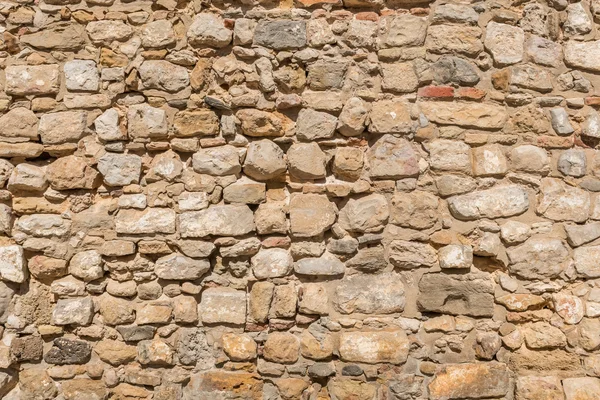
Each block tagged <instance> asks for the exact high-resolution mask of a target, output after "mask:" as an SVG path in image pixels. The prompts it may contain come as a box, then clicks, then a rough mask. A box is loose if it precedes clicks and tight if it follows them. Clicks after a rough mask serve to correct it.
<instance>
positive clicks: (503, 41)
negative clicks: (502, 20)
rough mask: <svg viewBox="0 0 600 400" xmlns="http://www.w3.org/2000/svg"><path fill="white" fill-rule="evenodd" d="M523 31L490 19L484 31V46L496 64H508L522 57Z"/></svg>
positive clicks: (516, 61) (518, 60)
mask: <svg viewBox="0 0 600 400" xmlns="http://www.w3.org/2000/svg"><path fill="white" fill-rule="evenodd" d="M524 41H525V33H524V32H523V30H522V29H521V28H518V27H516V26H511V25H506V24H499V23H497V22H494V21H491V22H490V23H488V25H487V27H486V32H485V41H484V43H485V47H486V49H488V50H489V51H490V53H492V57H494V61H495V62H496V64H498V65H509V64H515V63H518V62H520V61H521V60H522V59H523V43H524Z"/></svg>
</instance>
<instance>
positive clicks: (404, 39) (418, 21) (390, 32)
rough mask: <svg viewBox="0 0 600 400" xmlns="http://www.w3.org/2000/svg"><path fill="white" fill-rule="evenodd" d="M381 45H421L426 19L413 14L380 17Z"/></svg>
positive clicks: (425, 29) (423, 38)
mask: <svg viewBox="0 0 600 400" xmlns="http://www.w3.org/2000/svg"><path fill="white" fill-rule="evenodd" d="M380 29H381V32H382V33H381V34H380V37H379V40H380V43H381V44H380V45H381V46H382V47H402V46H421V45H422V44H423V42H424V41H425V35H426V33H427V20H426V19H425V18H422V17H416V16H414V15H398V16H391V17H387V18H382V19H381V28H380Z"/></svg>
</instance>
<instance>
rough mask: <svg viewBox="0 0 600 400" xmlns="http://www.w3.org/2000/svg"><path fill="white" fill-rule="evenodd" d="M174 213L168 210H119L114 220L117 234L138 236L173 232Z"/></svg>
mask: <svg viewBox="0 0 600 400" xmlns="http://www.w3.org/2000/svg"><path fill="white" fill-rule="evenodd" d="M175 217H176V214H175V211H173V210H171V209H168V208H147V209H145V210H143V211H138V210H131V209H129V210H119V212H118V213H117V216H116V219H115V229H116V231H117V233H123V234H130V235H139V234H155V233H174V232H175Z"/></svg>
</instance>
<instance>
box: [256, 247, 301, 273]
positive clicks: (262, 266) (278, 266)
mask: <svg viewBox="0 0 600 400" xmlns="http://www.w3.org/2000/svg"><path fill="white" fill-rule="evenodd" d="M292 263H293V259H292V256H291V255H290V253H289V252H288V251H287V250H285V249H278V248H273V249H261V250H260V251H259V252H258V253H257V254H256V255H255V256H254V257H252V260H251V265H252V272H253V274H254V277H255V278H256V279H268V278H279V277H283V276H286V275H288V274H289V273H290V272H291V271H292Z"/></svg>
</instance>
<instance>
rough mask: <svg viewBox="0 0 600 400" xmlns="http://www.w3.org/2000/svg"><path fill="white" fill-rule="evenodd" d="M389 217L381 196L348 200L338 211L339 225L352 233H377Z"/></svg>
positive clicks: (385, 201) (373, 195)
mask: <svg viewBox="0 0 600 400" xmlns="http://www.w3.org/2000/svg"><path fill="white" fill-rule="evenodd" d="M388 216H389V211H388V205H387V200H386V198H385V197H384V196H383V195H380V194H372V195H369V196H365V197H361V198H358V199H350V200H349V201H348V203H346V205H345V206H344V207H343V208H342V209H341V210H340V215H339V220H338V222H339V224H340V226H341V227H342V228H344V229H345V230H347V231H352V232H373V231H379V230H381V229H382V228H383V226H384V224H385V223H386V222H387V219H388Z"/></svg>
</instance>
